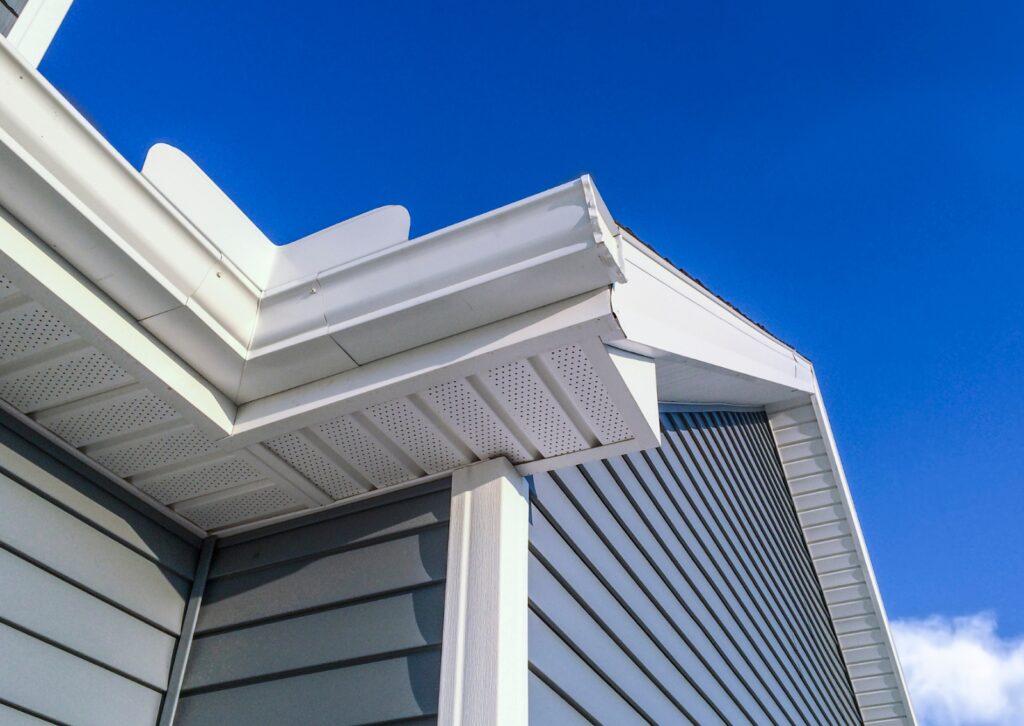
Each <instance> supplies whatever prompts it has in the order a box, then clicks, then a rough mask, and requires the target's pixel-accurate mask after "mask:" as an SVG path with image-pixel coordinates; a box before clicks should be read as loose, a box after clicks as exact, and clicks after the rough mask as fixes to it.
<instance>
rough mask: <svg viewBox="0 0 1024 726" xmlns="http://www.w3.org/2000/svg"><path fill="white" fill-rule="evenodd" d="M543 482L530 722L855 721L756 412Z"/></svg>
mask: <svg viewBox="0 0 1024 726" xmlns="http://www.w3.org/2000/svg"><path fill="white" fill-rule="evenodd" d="M662 427H663V431H662V437H663V444H662V446H661V447H660V448H659V449H654V450H650V451H646V452H641V453H638V454H631V455H628V456H625V457H615V458H612V459H609V460H606V461H602V462H595V463H593V464H587V465H584V466H580V467H575V468H570V469H564V470H559V471H556V472H552V473H550V474H540V475H537V476H536V477H535V478H534V485H533V493H532V495H531V499H532V505H533V506H532V513H531V534H530V575H529V576H530V586H529V592H530V641H529V657H530V671H531V673H530V699H531V703H530V718H531V721H532V722H533V723H541V724H542V723H565V722H573V721H578V722H588V721H590V722H599V723H642V722H650V723H687V722H689V723H698V724H714V723H720V724H721V723H728V724H738V723H755V724H773V723H778V724H798V723H799V724H803V723H810V724H820V723H830V724H842V723H857V722H858V717H857V712H856V704H855V703H854V701H853V696H852V693H851V689H850V684H849V681H848V680H847V676H846V674H845V672H844V670H843V666H842V662H841V661H840V659H839V656H838V645H837V642H836V636H835V633H834V632H833V631H832V629H831V625H830V623H829V619H828V613H827V610H826V603H825V601H824V599H823V598H822V595H821V590H820V588H819V587H818V585H817V583H816V580H815V578H814V573H813V571H812V569H811V566H810V558H809V556H808V552H807V548H806V546H805V545H804V544H803V540H802V538H801V536H800V525H799V523H798V521H797V518H796V513H795V511H794V509H793V506H792V503H791V500H789V498H788V495H787V494H786V492H785V490H784V481H783V478H782V472H781V470H780V468H779V464H778V461H777V459H776V457H775V455H774V453H773V449H772V447H771V446H770V441H771V432H770V431H769V429H768V427H767V422H766V420H765V419H764V417H763V415H760V414H757V415H753V414H749V415H748V414H736V413H717V412H716V413H685V414H666V415H664V416H663V419H662Z"/></svg>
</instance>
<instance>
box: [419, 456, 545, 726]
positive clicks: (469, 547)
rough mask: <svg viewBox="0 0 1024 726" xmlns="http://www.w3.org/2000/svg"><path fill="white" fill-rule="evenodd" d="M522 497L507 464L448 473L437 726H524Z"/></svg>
mask: <svg viewBox="0 0 1024 726" xmlns="http://www.w3.org/2000/svg"><path fill="white" fill-rule="evenodd" d="M529 517H530V507H529V491H528V485H527V483H526V480H525V479H524V478H523V477H521V476H520V475H519V474H518V473H517V472H516V470H515V467H514V466H512V464H511V463H509V461H508V459H505V458H501V459H491V460H490V461H483V462H480V463H477V464H473V465H471V466H467V467H465V468H464V469H459V470H457V471H456V472H455V473H454V474H453V475H452V503H451V520H450V524H449V530H448V578H447V585H446V587H445V605H444V638H443V643H442V651H441V695H440V704H439V711H438V723H439V724H441V726H477V725H478V724H501V726H525V724H526V722H527V707H526V706H527V703H526V699H527V683H528V673H527V650H526V633H527V586H526V585H527V561H528V549H527V548H528V545H529V526H530V522H529Z"/></svg>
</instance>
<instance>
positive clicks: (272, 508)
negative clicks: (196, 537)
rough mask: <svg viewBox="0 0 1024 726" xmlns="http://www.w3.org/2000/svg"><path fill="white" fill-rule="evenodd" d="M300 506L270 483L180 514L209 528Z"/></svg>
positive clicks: (241, 521)
mask: <svg viewBox="0 0 1024 726" xmlns="http://www.w3.org/2000/svg"><path fill="white" fill-rule="evenodd" d="M300 507H301V505H300V504H299V503H298V502H297V501H295V499H293V498H292V496H291V495H290V494H288V493H287V492H285V491H283V490H282V489H281V488H279V487H277V486H268V487H266V488H263V489H257V490H256V491H252V492H246V493H244V494H239V495H237V496H234V497H229V498H228V499H222V500H220V501H219V502H210V503H209V504H204V505H202V506H199V507H196V508H195V509H190V510H188V511H184V512H180V514H181V515H182V516H183V517H185V518H186V519H190V520H192V522H194V523H195V524H196V525H198V526H200V527H202V528H203V529H207V530H209V529H218V528H220V527H226V526H228V525H229V524H241V523H243V522H248V521H250V520H253V519H259V518H261V517H267V516H270V515H274V514H284V513H285V512H290V511H294V510H296V509H299V508H300Z"/></svg>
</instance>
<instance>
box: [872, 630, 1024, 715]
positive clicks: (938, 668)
mask: <svg viewBox="0 0 1024 726" xmlns="http://www.w3.org/2000/svg"><path fill="white" fill-rule="evenodd" d="M892 629H893V638H894V639H895V641H896V649H897V650H898V651H899V656H900V662H901V663H902V664H903V673H904V676H905V677H906V679H907V687H908V688H909V689H910V698H911V700H912V701H913V702H914V711H915V712H916V713H917V717H918V720H919V721H920V723H921V726H967V725H968V724H970V725H971V726H982V725H984V726H1020V725H1021V724H1024V639H1022V640H1008V639H1002V638H1000V637H999V635H998V634H997V633H996V619H995V617H994V616H993V615H992V614H990V613H979V614H977V615H970V616H967V617H961V618H944V617H939V616H932V617H930V618H925V619H923V620H896V621H893V623H892Z"/></svg>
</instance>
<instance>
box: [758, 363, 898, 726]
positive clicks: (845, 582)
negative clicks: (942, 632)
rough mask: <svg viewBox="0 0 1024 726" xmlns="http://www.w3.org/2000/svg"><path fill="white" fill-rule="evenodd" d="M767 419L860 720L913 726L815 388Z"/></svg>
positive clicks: (873, 580) (875, 584)
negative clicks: (851, 687)
mask: <svg viewBox="0 0 1024 726" xmlns="http://www.w3.org/2000/svg"><path fill="white" fill-rule="evenodd" d="M767 414H768V422H769V424H770V426H771V428H772V433H773V435H774V437H775V443H776V446H777V447H778V452H779V458H780V461H781V462H782V467H783V471H784V472H785V475H786V481H787V482H788V484H789V490H790V493H791V495H792V497H793V502H794V505H795V507H796V511H797V517H798V519H799V521H800V526H801V529H802V531H803V535H804V539H805V541H806V543H807V547H808V549H809V550H810V555H811V560H812V563H813V565H814V570H815V572H816V573H817V576H818V581H819V584H820V585H821V589H822V591H823V593H824V596H825V602H826V604H827V606H828V611H829V616H830V618H831V619H832V624H833V627H834V628H835V630H836V635H837V637H838V638H839V646H840V650H841V652H842V655H843V661H844V663H845V664H846V669H847V673H848V674H849V677H850V680H851V683H852V684H853V690H854V694H855V696H856V698H857V703H858V706H859V708H860V713H861V717H862V718H863V719H864V723H865V724H867V725H868V726H872V725H874V724H877V726H897V725H898V724H910V725H914V724H916V723H917V721H916V718H915V716H914V709H913V705H912V703H911V700H910V693H909V691H908V690H907V685H906V682H905V680H904V678H903V672H902V669H901V667H900V662H899V656H898V655H897V653H896V648H895V646H894V645H893V639H892V633H891V632H890V629H889V619H888V617H887V616H886V612H885V606H884V605H883V603H882V595H881V592H880V591H879V589H878V582H877V580H876V578H875V573H874V570H873V568H872V567H871V558H870V556H869V555H868V549H867V544H866V543H865V541H864V535H863V532H862V531H861V527H860V521H859V520H858V518H857V510H856V508H855V507H854V504H853V497H852V496H851V494H850V488H849V485H848V483H847V481H846V474H845V473H844V471H843V465H842V462H841V461H840V458H839V451H838V449H837V448H836V442H835V439H834V438H833V436H832V429H831V426H830V425H829V422H828V414H827V413H826V412H825V405H824V402H823V401H822V398H821V392H820V390H819V389H818V385H817V381H815V385H814V392H813V393H812V394H810V395H809V396H804V397H801V398H800V399H795V400H793V401H790V402H788V403H783V404H776V405H774V406H768V407H767ZM862 694H864V695H862ZM865 695H866V696H867V697H866V698H865Z"/></svg>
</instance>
